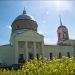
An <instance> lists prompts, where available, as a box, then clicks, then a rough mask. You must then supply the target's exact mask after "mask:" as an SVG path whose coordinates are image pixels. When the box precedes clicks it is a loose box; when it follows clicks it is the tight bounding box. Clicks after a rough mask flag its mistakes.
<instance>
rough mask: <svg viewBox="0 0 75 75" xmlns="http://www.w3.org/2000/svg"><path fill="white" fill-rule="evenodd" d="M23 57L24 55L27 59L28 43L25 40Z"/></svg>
mask: <svg viewBox="0 0 75 75" xmlns="http://www.w3.org/2000/svg"><path fill="white" fill-rule="evenodd" d="M25 57H26V61H27V60H28V44H27V41H26V42H25Z"/></svg>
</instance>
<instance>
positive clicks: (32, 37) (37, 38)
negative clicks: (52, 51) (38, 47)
mask: <svg viewBox="0 0 75 75" xmlns="http://www.w3.org/2000/svg"><path fill="white" fill-rule="evenodd" d="M14 34H15V35H14ZM14 34H13V35H12V37H13V38H12V40H14V41H13V42H12V43H13V44H12V45H13V46H14V48H15V64H17V63H18V59H19V53H20V52H19V51H20V50H19V46H18V42H25V43H26V42H27V44H28V42H33V43H37V42H40V43H42V44H43V42H44V37H43V36H42V35H40V34H38V33H37V32H34V31H32V30H29V31H24V32H22V33H18V32H17V33H14ZM12 40H11V41H12ZM42 46H43V45H42ZM42 49H43V48H42ZM28 51H29V50H28ZM28 51H27V50H26V49H25V47H24V56H26V55H27V54H26V52H28ZM35 52H37V51H35ZM40 52H42V51H40ZM32 53H33V51H32ZM24 59H25V58H24Z"/></svg>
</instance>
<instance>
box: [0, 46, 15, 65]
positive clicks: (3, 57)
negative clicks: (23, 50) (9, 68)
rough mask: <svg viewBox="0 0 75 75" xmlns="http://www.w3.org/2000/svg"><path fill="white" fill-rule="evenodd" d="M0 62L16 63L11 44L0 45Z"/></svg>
mask: <svg viewBox="0 0 75 75" xmlns="http://www.w3.org/2000/svg"><path fill="white" fill-rule="evenodd" d="M0 63H6V64H7V65H11V64H14V49H13V47H12V46H10V45H3V46H0Z"/></svg>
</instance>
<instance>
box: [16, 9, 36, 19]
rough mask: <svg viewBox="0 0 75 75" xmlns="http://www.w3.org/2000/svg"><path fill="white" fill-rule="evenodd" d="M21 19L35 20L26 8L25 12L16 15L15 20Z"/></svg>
mask: <svg viewBox="0 0 75 75" xmlns="http://www.w3.org/2000/svg"><path fill="white" fill-rule="evenodd" d="M21 19H29V20H35V19H34V18H33V17H32V16H30V15H27V14H26V11H25V9H24V10H23V14H21V15H19V16H18V17H16V19H15V20H21Z"/></svg>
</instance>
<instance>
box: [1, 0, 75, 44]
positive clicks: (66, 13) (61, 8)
mask: <svg viewBox="0 0 75 75" xmlns="http://www.w3.org/2000/svg"><path fill="white" fill-rule="evenodd" d="M24 7H25V8H26V12H27V14H28V15H31V16H33V17H34V19H35V20H36V21H37V24H38V32H39V33H40V34H43V35H44V41H45V43H46V44H56V43H57V28H58V26H59V25H60V22H59V15H61V19H62V23H63V25H65V26H66V27H67V28H68V32H69V37H70V39H75V1H68V0H67V1H60V0H58V1H56V0H55V1H34V0H32V1H0V45H3V44H8V43H9V39H10V34H11V24H12V22H13V21H14V19H15V18H16V17H17V16H19V15H20V14H22V12H23V9H24Z"/></svg>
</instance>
